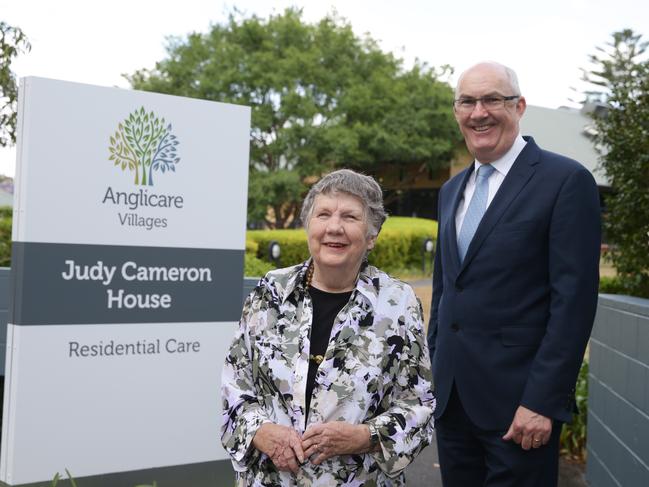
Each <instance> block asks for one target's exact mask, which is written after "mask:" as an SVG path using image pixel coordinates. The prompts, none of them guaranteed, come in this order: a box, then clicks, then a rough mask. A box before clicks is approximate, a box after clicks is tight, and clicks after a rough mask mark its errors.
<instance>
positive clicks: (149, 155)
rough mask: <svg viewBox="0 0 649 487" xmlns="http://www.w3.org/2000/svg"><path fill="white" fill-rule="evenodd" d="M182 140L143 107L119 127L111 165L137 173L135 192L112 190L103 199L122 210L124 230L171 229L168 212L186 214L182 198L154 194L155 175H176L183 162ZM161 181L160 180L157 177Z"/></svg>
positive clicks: (119, 214) (111, 149)
mask: <svg viewBox="0 0 649 487" xmlns="http://www.w3.org/2000/svg"><path fill="white" fill-rule="evenodd" d="M178 144H179V142H178V140H177V138H176V136H175V135H173V134H172V133H171V124H170V123H167V122H165V119H164V118H160V117H158V116H156V114H155V113H153V112H152V111H151V112H147V111H146V110H145V109H144V107H140V108H139V109H137V110H135V111H134V112H133V113H131V114H130V115H129V116H128V117H127V118H126V119H125V120H124V121H122V122H120V123H119V124H118V125H117V130H116V131H115V133H114V134H113V135H111V136H110V145H109V147H108V150H109V152H110V157H109V158H108V159H109V160H110V161H113V164H114V165H115V166H117V167H119V168H121V169H122V171H126V170H129V171H131V172H132V173H133V176H134V180H133V182H134V183H135V185H136V188H137V189H135V190H132V191H119V190H117V189H113V188H112V186H108V187H107V188H106V191H105V193H104V195H103V197H102V199H101V202H102V204H104V205H112V206H115V207H117V208H118V211H117V218H118V219H119V223H120V225H121V226H124V227H137V228H141V229H146V230H152V229H154V228H167V226H168V224H169V222H168V220H167V217H166V216H163V215H164V213H162V214H161V213H160V212H161V211H162V212H166V211H169V210H171V211H174V210H182V208H183V206H184V198H183V196H182V195H176V194H169V193H164V194H160V193H156V192H154V191H153V188H152V186H153V180H154V178H153V175H154V174H155V173H156V172H162V173H165V172H168V171H170V172H174V173H175V172H176V165H177V164H178V163H179V162H180V157H178V153H177V147H178ZM156 179H157V176H156Z"/></svg>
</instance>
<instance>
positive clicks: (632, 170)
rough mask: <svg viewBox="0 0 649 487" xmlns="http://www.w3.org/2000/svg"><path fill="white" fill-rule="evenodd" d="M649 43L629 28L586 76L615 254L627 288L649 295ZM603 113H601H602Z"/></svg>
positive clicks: (593, 59) (616, 36)
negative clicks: (599, 108)
mask: <svg viewBox="0 0 649 487" xmlns="http://www.w3.org/2000/svg"><path fill="white" fill-rule="evenodd" d="M648 45H649V43H648V42H646V41H643V40H642V36H641V35H639V34H636V33H634V32H633V31H632V30H629V29H626V30H622V31H619V32H616V33H614V34H613V36H612V40H611V41H610V42H609V43H607V45H606V47H604V48H597V54H594V55H591V56H590V61H591V63H592V65H593V66H594V67H593V68H592V69H591V70H590V71H588V72H586V73H585V79H586V80H587V81H589V82H590V83H592V84H593V85H594V86H595V89H594V90H592V91H589V92H587V95H588V99H589V100H590V101H593V100H595V101H598V102H600V103H604V104H605V105H606V111H605V112H604V114H603V115H600V116H595V119H594V120H595V124H596V127H597V131H596V132H597V133H596V135H595V138H596V142H597V143H598V146H599V150H600V154H601V157H600V161H601V165H602V167H603V169H604V170H605V171H606V175H607V177H608V178H609V181H610V182H611V186H612V189H613V192H612V195H610V197H609V198H608V199H607V200H606V204H607V207H608V210H609V214H608V215H607V218H606V220H605V224H606V227H607V235H608V238H609V241H610V242H611V243H613V244H614V245H613V246H612V249H611V257H612V260H613V264H614V265H615V267H616V268H617V270H618V274H619V275H620V277H621V279H622V282H623V284H624V287H625V290H626V291H627V292H630V293H633V294H636V295H641V296H646V297H649V252H648V249H649V60H648V59H647V56H646V50H647V47H648ZM596 113H597V112H596Z"/></svg>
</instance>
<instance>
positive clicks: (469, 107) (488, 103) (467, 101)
mask: <svg viewBox="0 0 649 487" xmlns="http://www.w3.org/2000/svg"><path fill="white" fill-rule="evenodd" d="M520 97H521V96H520V95H511V96H497V95H489V96H483V97H480V98H458V99H457V100H453V106H454V107H455V109H456V110H457V111H458V112H465V113H467V112H472V111H473V110H474V109H475V106H476V105H477V104H478V102H480V103H482V108H484V109H485V110H500V109H502V108H504V107H505V102H508V101H511V100H516V99H517V98H520Z"/></svg>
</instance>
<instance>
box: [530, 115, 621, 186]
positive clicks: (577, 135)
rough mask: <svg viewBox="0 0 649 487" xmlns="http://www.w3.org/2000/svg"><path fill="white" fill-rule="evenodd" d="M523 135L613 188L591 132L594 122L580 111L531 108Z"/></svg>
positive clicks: (598, 183) (600, 184) (602, 184)
mask: <svg viewBox="0 0 649 487" xmlns="http://www.w3.org/2000/svg"><path fill="white" fill-rule="evenodd" d="M520 124H521V133H522V134H523V135H531V136H532V137H534V140H535V141H536V143H537V144H539V146H540V147H541V148H543V149H546V150H549V151H552V152H557V153H559V154H562V155H564V156H567V157H570V158H571V159H575V160H577V161H579V162H580V163H582V164H583V165H584V166H585V167H586V168H588V170H590V172H591V173H592V174H593V176H594V177H595V181H596V182H597V185H598V186H610V184H609V182H608V180H607V178H606V176H605V175H604V171H603V170H602V169H600V168H599V159H598V157H599V156H598V154H597V151H596V150H595V145H594V143H593V140H592V139H591V138H589V137H588V135H587V131H588V129H589V128H590V130H592V126H593V121H592V120H591V118H590V117H588V115H585V114H584V113H582V112H581V111H580V110H578V109H573V108H563V107H562V108H557V109H554V108H544V107H536V106H532V105H528V106H527V110H526V111H525V115H523V118H522V119H521V122H520Z"/></svg>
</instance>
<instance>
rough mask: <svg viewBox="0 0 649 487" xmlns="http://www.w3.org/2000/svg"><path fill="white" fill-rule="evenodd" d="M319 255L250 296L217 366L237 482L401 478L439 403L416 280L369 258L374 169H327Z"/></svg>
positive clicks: (313, 205) (378, 221)
mask: <svg viewBox="0 0 649 487" xmlns="http://www.w3.org/2000/svg"><path fill="white" fill-rule="evenodd" d="M301 217H302V221H303V222H304V224H305V227H306V231H307V237H308V247H309V252H310V254H311V258H310V259H309V260H307V261H306V262H304V263H302V264H300V265H297V266H294V267H289V268H286V269H278V270H275V271H271V272H269V273H268V274H267V275H266V276H265V277H264V278H262V279H261V281H260V282H259V284H258V285H257V287H256V289H255V290H254V291H253V292H252V293H251V295H250V296H249V297H248V299H247V300H246V302H245V305H244V309H243V315H242V317H241V322H240V326H239V330H238V332H237V334H236V337H235V339H234V342H233V343H232V346H231V348H230V352H229V354H228V356H227V358H226V363H225V367H224V369H223V380H222V398H223V428H222V441H223V446H224V447H225V449H226V450H227V451H228V453H229V454H230V456H231V457H232V463H233V465H234V469H235V470H236V472H237V479H238V485H249V486H253V485H254V486H294V485H297V486H340V485H346V486H355V487H360V486H375V485H379V486H385V485H404V484H405V481H404V476H403V471H404V469H405V468H406V466H407V465H408V464H409V463H410V462H411V461H412V460H413V458H414V457H415V456H416V455H417V454H418V453H419V452H420V451H421V450H422V449H423V448H424V447H425V446H426V445H427V444H428V443H429V442H430V440H431V435H432V430H433V419H432V413H433V409H434V407H435V400H434V397H433V394H432V391H431V372H430V361H429V356H428V350H427V345H426V340H424V338H423V332H422V312H421V306H420V304H419V302H418V300H417V298H416V297H415V295H414V293H413V291H412V289H411V288H410V287H409V286H408V285H407V284H404V283H403V282H400V281H397V280H396V279H393V278H392V277H390V276H388V275H387V274H385V273H384V272H381V271H380V270H378V269H377V268H375V267H372V266H371V265H368V264H367V262H366V256H367V253H368V252H369V251H370V250H371V249H372V248H373V247H374V244H375V242H376V238H377V236H378V234H379V231H380V229H381V225H382V224H383V222H384V221H385V212H384V210H383V203H382V193H381V188H380V187H379V185H378V184H377V183H376V181H374V179H372V178H371V177H369V176H365V175H361V174H358V173H355V172H353V171H350V170H340V171H336V172H333V173H331V174H328V175H327V176H325V177H323V178H322V179H321V180H320V181H319V182H318V183H316V184H315V185H314V186H313V187H312V188H311V190H310V191H309V193H308V195H307V197H306V199H305V201H304V205H303V207H302V213H301Z"/></svg>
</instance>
